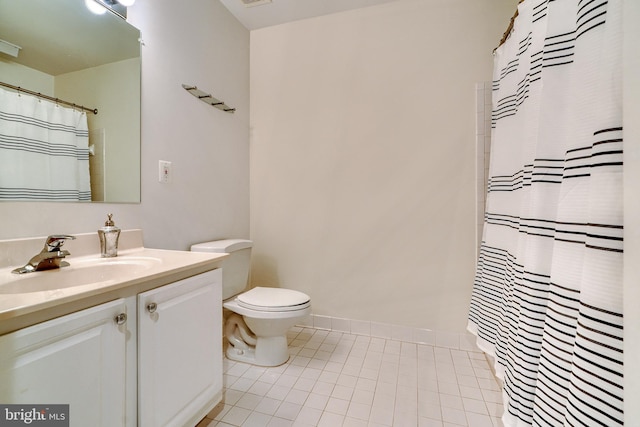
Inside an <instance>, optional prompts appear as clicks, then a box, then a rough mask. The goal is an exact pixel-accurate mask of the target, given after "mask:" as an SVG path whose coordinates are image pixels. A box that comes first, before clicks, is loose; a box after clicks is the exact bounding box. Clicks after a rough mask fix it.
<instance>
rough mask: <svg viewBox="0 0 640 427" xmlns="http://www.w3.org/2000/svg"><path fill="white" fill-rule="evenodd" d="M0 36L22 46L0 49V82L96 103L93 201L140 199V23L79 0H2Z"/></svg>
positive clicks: (92, 148)
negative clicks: (96, 11) (13, 50)
mask: <svg viewBox="0 0 640 427" xmlns="http://www.w3.org/2000/svg"><path fill="white" fill-rule="evenodd" d="M0 40H3V41H6V42H9V43H11V44H13V45H17V46H19V47H20V48H21V49H19V51H18V56H17V57H14V56H12V55H11V54H7V53H0V81H1V82H4V83H7V84H10V85H13V86H18V87H21V88H24V89H27V90H30V91H33V92H36V93H41V94H43V95H48V96H51V97H54V98H59V99H60V100H64V101H69V102H72V103H74V104H77V105H82V106H86V107H90V108H92V109H93V108H95V109H97V110H98V114H93V113H87V114H86V116H87V125H88V129H89V147H90V155H89V164H90V176H91V200H92V201H97V202H111V203H139V202H140V32H139V30H137V29H136V28H135V27H133V26H132V25H130V24H129V23H127V22H126V21H125V20H124V19H122V18H121V17H118V16H116V15H114V14H113V13H109V12H107V13H105V14H103V15H95V14H93V13H91V12H90V11H89V10H88V9H87V8H86V6H85V2H84V0H55V1H52V0H0ZM0 43H1V42H0ZM1 50H2V49H0V51H1ZM0 90H8V91H11V89H9V88H6V87H0ZM14 92H15V90H14ZM21 96H22V95H21ZM25 96H29V95H25ZM41 102H51V101H45V100H42V101H41ZM0 155H1V154H0ZM0 161H1V159H0ZM27 167H28V166H27V165H24V168H27ZM29 173H31V171H30V170H29ZM33 173H37V172H33ZM4 200H7V199H6V198H5V199H4ZM20 200H24V199H20ZM46 200H51V199H46Z"/></svg>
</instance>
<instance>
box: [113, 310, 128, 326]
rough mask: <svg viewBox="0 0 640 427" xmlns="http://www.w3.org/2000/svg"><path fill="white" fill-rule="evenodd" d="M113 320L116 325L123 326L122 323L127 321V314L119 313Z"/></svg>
mask: <svg viewBox="0 0 640 427" xmlns="http://www.w3.org/2000/svg"><path fill="white" fill-rule="evenodd" d="M114 320H115V321H116V324H118V325H124V323H125V322H126V321H127V314H126V313H120V314H118V315H117V316H116V317H115V318H114Z"/></svg>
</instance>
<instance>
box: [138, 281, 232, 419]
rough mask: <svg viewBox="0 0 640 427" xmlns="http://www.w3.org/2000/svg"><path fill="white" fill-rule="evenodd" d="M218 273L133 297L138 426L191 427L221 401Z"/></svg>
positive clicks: (220, 282) (220, 319) (219, 283)
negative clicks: (136, 352)
mask: <svg viewBox="0 0 640 427" xmlns="http://www.w3.org/2000/svg"><path fill="white" fill-rule="evenodd" d="M221 322H222V273H221V270H220V269H217V270H212V271H209V272H206V273H203V274H199V275H197V276H193V277H190V278H187V279H184V280H180V281H178V282H175V283H172V284H170V285H166V286H162V287H159V288H156V289H152V290H150V291H148V292H144V293H141V294H139V295H138V425H139V426H140V427H146V426H149V427H160V426H193V425H196V424H197V423H198V421H200V420H201V419H202V418H203V417H204V416H205V415H206V414H207V413H208V412H209V411H210V410H211V409H213V407H214V406H215V405H216V404H217V403H218V402H219V401H220V400H221V398H222V325H221Z"/></svg>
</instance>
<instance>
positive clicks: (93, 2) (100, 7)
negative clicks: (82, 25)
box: [84, 0, 107, 15]
mask: <svg viewBox="0 0 640 427" xmlns="http://www.w3.org/2000/svg"><path fill="white" fill-rule="evenodd" d="M84 5H85V6H87V9H89V10H90V11H91V12H92V13H95V14H96V15H104V14H105V13H106V12H107V5H105V4H103V3H102V2H100V1H98V0H84Z"/></svg>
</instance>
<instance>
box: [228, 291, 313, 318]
mask: <svg viewBox="0 0 640 427" xmlns="http://www.w3.org/2000/svg"><path fill="white" fill-rule="evenodd" d="M236 301H237V303H238V305H239V306H240V307H243V308H246V309H249V310H256V311H269V312H282V311H297V310H303V309H305V308H307V307H309V306H310V305H311V299H310V298H309V296H308V295H306V294H304V293H302V292H298V291H294V290H292V289H282V288H265V287H260V286H258V287H255V288H253V289H251V290H249V291H247V292H244V293H242V294H240V295H238V296H237V297H236Z"/></svg>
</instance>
